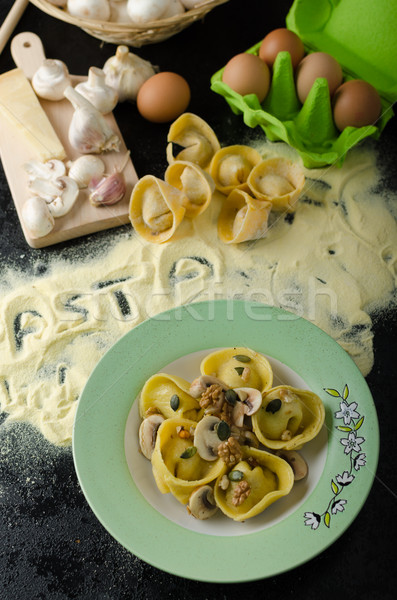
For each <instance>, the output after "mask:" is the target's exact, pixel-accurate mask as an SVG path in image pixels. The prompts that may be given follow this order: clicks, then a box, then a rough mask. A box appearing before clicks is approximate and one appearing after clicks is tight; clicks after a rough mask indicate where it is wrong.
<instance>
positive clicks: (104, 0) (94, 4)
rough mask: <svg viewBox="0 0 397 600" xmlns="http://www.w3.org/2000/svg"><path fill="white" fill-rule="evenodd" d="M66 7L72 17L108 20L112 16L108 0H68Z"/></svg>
mask: <svg viewBox="0 0 397 600" xmlns="http://www.w3.org/2000/svg"><path fill="white" fill-rule="evenodd" d="M66 8H67V12H68V13H69V14H70V15H72V17H78V18H80V19H91V20H92V21H108V20H109V17H110V6H109V2H108V0H68V1H67V7H66Z"/></svg>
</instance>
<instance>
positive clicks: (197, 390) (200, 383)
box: [189, 375, 229, 398]
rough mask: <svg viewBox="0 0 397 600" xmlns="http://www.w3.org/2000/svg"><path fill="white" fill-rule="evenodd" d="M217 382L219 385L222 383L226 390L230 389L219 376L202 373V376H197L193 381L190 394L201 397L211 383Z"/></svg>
mask: <svg viewBox="0 0 397 600" xmlns="http://www.w3.org/2000/svg"><path fill="white" fill-rule="evenodd" d="M216 383H217V384H218V385H221V386H222V388H223V390H224V391H226V390H228V389H229V386H228V385H226V383H225V382H224V381H221V380H220V379H218V378H217V377H213V376H212V375H200V377H196V379H194V380H193V381H192V383H191V385H190V389H189V394H190V395H191V396H193V398H200V396H201V394H202V393H203V392H205V390H206V389H207V388H208V387H210V385H213V384H216Z"/></svg>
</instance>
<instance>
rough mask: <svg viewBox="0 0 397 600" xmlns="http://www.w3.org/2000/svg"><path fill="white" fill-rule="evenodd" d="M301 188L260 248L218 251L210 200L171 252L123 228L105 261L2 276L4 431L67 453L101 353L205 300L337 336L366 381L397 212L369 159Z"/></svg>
mask: <svg viewBox="0 0 397 600" xmlns="http://www.w3.org/2000/svg"><path fill="white" fill-rule="evenodd" d="M257 149H258V150H259V151H260V152H261V153H262V155H264V156H274V155H280V153H284V154H288V153H291V149H289V148H288V147H287V146H284V145H282V144H270V143H263V142H260V143H259V142H258V143H257ZM294 158H295V157H294ZM306 177H307V181H306V185H305V189H304V191H303V194H302V196H301V198H300V200H299V203H298V206H297V210H296V212H295V213H294V214H293V215H291V214H290V215H284V214H280V213H279V214H277V213H274V214H272V218H271V227H270V230H269V233H268V236H267V237H266V238H265V239H262V240H257V241H254V242H248V243H244V244H239V245H235V246H234V245H224V244H223V243H222V242H220V241H219V240H218V237H217V232H216V224H217V217H218V214H219V210H220V205H221V202H222V198H221V196H220V195H219V196H217V195H215V196H214V198H213V200H212V202H211V205H210V207H209V208H208V210H207V211H206V212H205V213H203V214H202V215H200V216H199V217H198V218H196V219H195V220H194V221H188V220H185V221H184V222H183V223H182V225H181V226H180V228H179V229H178V230H177V232H176V235H175V239H173V241H171V242H167V243H165V244H161V245H156V244H150V243H149V242H146V241H144V240H142V239H141V238H140V237H138V236H137V235H135V233H134V232H133V230H132V228H130V227H129V226H127V227H123V228H120V229H119V230H112V231H110V232H108V233H107V234H106V236H105V237H103V236H101V237H100V242H99V243H98V248H96V247H95V242H92V246H90V252H89V254H90V255H91V256H94V257H96V258H91V257H90V256H89V255H88V254H87V256H85V258H84V260H81V259H79V257H76V259H75V260H74V262H73V263H71V262H70V261H69V260H66V258H62V259H59V260H54V259H52V260H51V261H50V263H49V265H48V267H47V269H45V268H44V269H41V270H40V269H39V265H37V269H36V273H37V275H38V276H36V277H32V278H31V280H28V281H27V280H26V276H24V275H23V274H21V273H19V274H18V273H15V271H11V270H10V271H9V272H8V273H5V274H4V276H3V281H4V282H6V283H4V285H3V293H2V299H1V302H0V351H1V356H2V368H1V383H0V386H1V389H0V403H1V408H2V410H4V411H5V412H6V413H7V414H8V415H9V419H12V420H19V421H28V422H30V423H32V424H33V425H35V426H36V427H38V428H39V430H40V431H41V432H42V433H43V435H44V436H45V437H46V438H47V439H48V440H49V441H51V442H52V443H54V444H57V445H70V443H71V436H72V427H73V419H74V414H75V410H76V407H77V403H78V398H79V395H80V393H81V390H82V388H83V386H84V384H85V382H86V381H87V379H88V377H89V375H90V373H91V371H92V370H93V368H94V366H95V365H96V363H97V362H98V361H99V359H100V358H101V357H102V356H103V354H104V353H105V351H106V350H107V349H108V348H110V347H111V345H112V344H113V343H114V342H115V341H116V340H117V339H118V338H119V337H120V336H121V335H123V334H124V333H126V332H127V331H129V330H130V329H131V328H132V327H134V326H135V325H137V324H138V323H140V322H142V321H143V320H144V319H146V318H148V317H151V316H154V315H156V314H157V313H158V312H161V311H163V310H167V309H169V308H173V307H175V306H178V305H180V304H185V303H189V302H196V301H200V300H212V299H218V298H235V299H240V298H243V299H247V300H255V301H260V302H264V303H267V304H271V305H275V306H281V307H283V308H286V309H287V310H290V311H292V312H294V313H296V314H297V315H300V316H303V317H305V318H306V319H308V320H310V321H312V322H314V323H316V324H317V325H318V326H319V327H321V328H322V329H323V330H324V331H326V332H327V333H329V334H330V335H331V336H332V337H333V338H334V339H335V340H336V341H337V342H338V343H339V344H340V345H341V346H342V347H343V348H345V349H346V350H347V351H348V352H349V354H350V355H351V356H352V358H353V359H354V360H355V362H356V363H357V365H358V367H359V368H360V370H361V371H362V373H363V374H364V375H366V374H368V373H369V371H370V370H371V367H372V364H373V346H372V338H373V332H372V321H373V318H374V316H376V315H379V314H383V313H384V311H385V310H387V309H388V308H391V307H392V306H394V302H395V300H394V296H393V294H394V292H395V283H396V271H397V266H396V265H397V262H396V259H397V230H396V225H395V220H394V218H393V214H392V204H393V202H391V199H390V197H389V196H388V195H387V194H386V193H382V192H381V187H380V186H379V182H380V174H379V172H378V170H377V168H376V166H375V154H374V153H373V152H372V151H371V150H368V149H367V150H364V149H360V148H358V149H355V150H354V151H352V152H351V153H350V154H349V156H348V157H347V159H346V161H345V164H344V166H343V167H342V168H341V169H339V168H328V169H321V170H320V169H319V170H315V171H308V170H307V171H306ZM105 244H106V245H105ZM43 271H44V274H43V275H40V273H41V272H43Z"/></svg>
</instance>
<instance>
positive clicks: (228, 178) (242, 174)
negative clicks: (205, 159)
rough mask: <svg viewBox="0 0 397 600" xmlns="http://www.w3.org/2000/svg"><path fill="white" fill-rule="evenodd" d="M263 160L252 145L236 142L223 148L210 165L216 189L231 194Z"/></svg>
mask: <svg viewBox="0 0 397 600" xmlns="http://www.w3.org/2000/svg"><path fill="white" fill-rule="evenodd" d="M261 160H262V156H261V155H260V154H259V152H257V151H256V150H254V148H251V147H250V146H243V145H239V144H236V145H234V146H226V147H224V148H221V149H220V150H218V152H217V153H216V154H215V155H214V157H213V159H212V161H211V164H210V167H209V171H210V174H211V176H212V179H213V180H214V182H215V187H216V189H217V190H219V191H220V192H222V194H230V192H231V191H232V190H234V189H235V188H236V187H239V186H242V185H244V184H245V182H246V181H247V179H248V176H249V174H250V173H251V171H252V169H253V168H254V167H255V165H257V164H258V163H260V162H261Z"/></svg>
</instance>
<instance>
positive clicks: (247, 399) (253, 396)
mask: <svg viewBox="0 0 397 600" xmlns="http://www.w3.org/2000/svg"><path fill="white" fill-rule="evenodd" d="M234 391H235V392H236V393H237V395H238V396H239V398H240V400H241V404H243V406H244V414H245V415H247V417H250V416H251V415H254V414H255V413H256V412H257V411H258V410H259V409H260V407H261V406H262V394H261V392H260V391H259V390H257V389H256V388H249V387H244V388H235V389H234Z"/></svg>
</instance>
